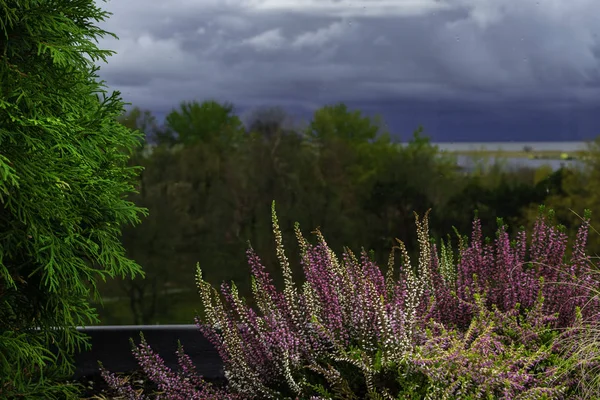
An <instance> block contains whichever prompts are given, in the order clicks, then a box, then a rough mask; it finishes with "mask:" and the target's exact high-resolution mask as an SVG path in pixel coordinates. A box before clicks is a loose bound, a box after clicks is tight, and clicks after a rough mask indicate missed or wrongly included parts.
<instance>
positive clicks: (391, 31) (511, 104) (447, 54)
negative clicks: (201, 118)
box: [99, 0, 600, 131]
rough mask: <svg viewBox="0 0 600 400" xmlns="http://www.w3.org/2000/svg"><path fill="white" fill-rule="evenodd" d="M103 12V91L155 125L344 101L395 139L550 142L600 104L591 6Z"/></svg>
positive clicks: (238, 2)
mask: <svg viewBox="0 0 600 400" xmlns="http://www.w3.org/2000/svg"><path fill="white" fill-rule="evenodd" d="M99 5H100V6H101V7H103V8H104V9H106V10H107V11H110V12H113V13H114V15H113V16H112V17H111V18H110V19H109V20H108V21H107V22H106V23H103V24H102V25H101V26H102V27H103V28H104V29H106V30H108V31H110V32H114V33H116V34H117V35H118V36H119V37H120V40H119V41H115V40H112V39H108V38H107V39H105V40H102V41H101V42H100V46H101V47H102V48H108V49H113V50H116V51H117V52H118V54H117V55H115V56H113V57H111V58H110V59H109V63H108V65H104V64H102V69H101V70H100V75H101V77H102V79H105V80H106V81H107V83H108V84H109V86H110V88H111V89H117V90H120V91H121V92H122V93H123V97H124V99H125V100H126V101H129V102H132V103H133V104H134V105H137V106H140V107H142V108H147V109H151V110H153V111H155V112H157V113H160V114H162V113H164V112H167V111H168V110H170V109H171V108H172V107H176V106H177V105H178V104H179V102H180V101H182V100H192V99H198V100H200V101H201V100H203V99H206V98H216V99H219V100H226V101H230V102H233V103H234V104H236V105H237V106H238V107H239V108H241V109H246V108H248V107H254V106H257V105H264V104H276V105H281V106H284V107H289V108H291V109H296V110H303V111H304V112H305V113H307V112H309V111H310V110H314V109H315V108H317V107H320V106H322V105H323V104H326V103H331V102H338V101H345V102H348V103H349V104H354V105H356V106H357V107H359V108H361V109H365V110H366V109H369V110H371V109H374V110H375V109H378V110H379V111H380V112H381V113H382V114H384V116H385V119H386V120H387V121H388V122H389V125H390V126H391V127H392V130H395V131H397V130H398V129H399V125H398V124H400V123H401V121H402V120H406V121H409V120H411V121H412V120H413V119H414V118H412V119H411V118H401V117H399V115H401V114H402V113H403V112H404V111H399V110H401V109H405V108H408V109H409V110H408V111H406V112H407V113H408V114H412V116H413V117H415V116H418V115H422V119H425V120H428V121H423V122H424V123H425V122H428V124H429V125H430V126H438V125H439V126H440V128H439V129H440V130H441V129H442V126H444V124H445V126H447V127H450V126H461V124H462V126H463V127H464V130H465V131H468V130H473V129H479V126H480V125H481V126H483V125H485V124H486V121H487V124H488V125H489V124H491V123H496V124H498V125H497V126H511V125H510V124H513V125H515V126H517V125H519V123H522V126H525V125H527V126H528V127H529V126H530V125H531V124H533V123H534V122H535V121H537V123H539V124H540V126H542V125H544V126H546V125H548V126H550V127H552V126H554V127H555V128H556V127H559V126H562V125H561V124H559V123H558V122H557V121H558V120H560V119H561V118H563V119H564V118H567V119H568V118H571V119H573V118H579V119H580V120H581V121H590V120H591V119H593V114H594V112H597V111H598V105H599V104H600V70H599V68H598V66H599V62H598V61H599V55H600V41H599V34H600V24H598V23H597V15H598V13H599V12H600V2H598V1H596V0H570V1H564V0H539V1H535V0H490V1H478V0H437V1H433V0H432V1H429V0H419V1H417V0H363V1H349V0H340V1H324V0H295V1H293V0H286V1H284V0H247V1H245V0H235V1H234V0H209V1H201V0H171V1H169V2H147V1H142V0H128V1H127V2H125V1H119V2H117V1H113V2H109V3H99ZM594 107H596V109H594ZM411 110H412V111H411ZM460 110H463V111H460ZM563 114H564V115H565V117H562V116H561V115H563ZM469 115H471V116H470V117H469ZM469 118H471V120H468V119H469ZM394 121H399V122H394ZM435 121H438V122H435ZM478 121H479V122H478ZM519 121H520V122H519ZM544 121H546V122H544ZM548 121H552V122H548ZM525 122H526V123H525ZM575 122H577V121H575ZM575 122H573V121H571V122H569V123H565V124H563V125H564V126H573V125H577V123H575ZM407 123H408V122H407ZM507 124H508V125H507ZM580 125H585V126H586V127H587V128H585V129H588V130H589V129H591V128H590V126H593V124H592V123H590V122H585V123H583V122H582V123H581V124H580ZM409 126H410V125H409ZM447 129H450V128H447ZM453 129H454V128H453ZM457 129H458V128H457ZM556 129H558V128H556ZM561 129H566V128H561ZM582 129H583V130H585V129H584V128H582Z"/></svg>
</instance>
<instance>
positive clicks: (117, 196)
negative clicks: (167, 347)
mask: <svg viewBox="0 0 600 400" xmlns="http://www.w3.org/2000/svg"><path fill="white" fill-rule="evenodd" d="M107 15H108V13H107V12H104V11H102V10H101V9H100V8H98V7H96V6H95V4H94V1H93V0H65V1H61V2H39V1H32V0H23V1H6V0H0V54H1V55H2V58H1V59H0V93H1V95H0V397H2V398H16V397H20V396H24V397H25V398H27V399H35V398H40V399H42V398H43V399H53V398H65V397H68V396H71V398H78V397H76V395H75V391H74V390H73V387H69V386H65V385H62V386H61V385H55V384H54V383H53V379H54V378H56V379H58V378H62V377H65V376H68V375H70V374H71V373H72V371H73V365H72V363H71V362H72V355H73V353H74V351H75V348H79V347H80V346H81V345H83V344H85V343H86V337H85V336H84V335H83V334H81V333H78V332H77V331H76V329H75V328H76V327H77V326H85V325H88V324H90V323H94V322H97V318H96V316H97V314H96V310H94V309H93V308H91V307H90V305H89V299H90V290H91V291H92V293H91V294H92V295H94V296H97V294H98V293H97V291H96V285H95V280H96V279H97V278H98V277H101V278H102V279H106V276H110V277H114V276H115V275H123V276H124V275H131V276H134V275H136V274H140V273H141V268H140V266H139V265H138V264H136V263H135V262H134V261H132V260H130V259H128V258H127V257H126V256H125V252H124V249H123V247H122V245H121V243H120V240H119V236H120V233H121V231H120V226H121V225H122V224H125V223H137V222H139V217H138V214H139V213H143V214H145V213H146V210H145V209H142V208H138V207H136V206H135V205H134V204H133V203H131V202H128V201H125V200H124V199H123V195H124V193H127V192H133V191H134V187H133V182H134V179H135V177H136V175H137V173H138V172H137V169H138V168H136V167H131V166H128V165H127V160H128V158H129V156H130V154H128V153H127V152H124V151H123V149H128V150H129V153H131V152H132V151H133V149H134V148H136V147H138V146H139V144H140V141H141V137H140V136H141V135H140V134H139V132H132V131H131V130H129V129H127V128H126V127H124V126H123V125H121V124H119V123H118V122H117V118H118V117H119V116H120V115H121V114H122V112H123V103H122V101H121V100H120V97H119V93H118V92H114V93H113V94H112V95H111V96H109V97H107V96H106V91H105V90H104V89H103V84H102V82H98V81H97V80H96V78H98V76H97V75H96V74H95V72H96V71H97V70H98V67H95V66H94V64H93V62H95V61H97V60H104V61H106V57H107V56H108V55H110V54H111V53H112V52H111V51H106V50H99V49H98V48H97V47H96V46H95V44H94V43H93V42H92V40H94V39H96V37H97V36H104V35H105V34H107V33H108V32H105V31H103V30H101V29H99V28H98V27H96V26H94V25H93V23H92V22H91V21H103V20H104V19H105V18H106V16H107ZM112 36H114V35H112ZM86 56H87V58H86ZM88 58H89V59H88ZM90 60H91V61H90ZM100 95H101V96H100ZM36 328H38V329H36ZM55 328H59V329H55ZM51 344H53V345H54V346H56V347H57V350H58V353H57V355H54V354H53V353H52V352H51V351H50V345H51Z"/></svg>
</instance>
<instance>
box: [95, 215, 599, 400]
mask: <svg viewBox="0 0 600 400" xmlns="http://www.w3.org/2000/svg"><path fill="white" fill-rule="evenodd" d="M274 207H275V206H274V204H273V209H272V218H273V230H274V233H275V240H276V244H277V256H278V259H279V262H280V264H281V267H282V271H283V275H284V289H283V292H281V293H280V292H278V291H277V290H276V289H275V287H274V285H273V283H272V281H271V279H270V277H269V275H268V274H267V272H266V271H265V268H264V267H263V266H262V264H261V261H260V259H259V257H258V256H257V255H256V254H255V253H254V251H253V249H252V247H250V248H249V250H248V252H247V255H248V261H249V264H250V267H251V270H252V274H253V279H252V293H253V296H254V298H255V300H256V305H257V309H258V310H254V309H252V308H250V307H248V306H247V305H246V302H245V301H244V300H243V299H240V298H239V296H238V291H237V288H236V286H235V284H231V285H227V284H223V285H222V286H221V294H222V297H223V299H221V297H220V296H219V293H218V292H217V291H216V290H215V289H214V288H213V287H212V286H211V285H210V284H208V283H207V282H205V281H204V280H203V279H202V271H201V269H200V268H199V267H197V283H198V287H199V291H200V295H201V298H202V302H203V305H204V308H205V314H206V321H204V323H203V322H201V321H200V320H199V319H198V318H197V319H196V323H197V325H198V327H199V329H200V330H201V332H202V333H203V334H204V336H205V337H206V338H207V339H208V340H210V341H211V342H212V343H213V345H214V346H215V348H216V349H217V351H218V352H219V354H220V356H221V358H222V360H223V363H224V371H225V377H226V378H227V381H228V385H227V387H226V388H224V389H215V388H212V387H210V386H208V385H206V384H205V383H204V382H203V381H202V379H201V378H198V377H197V376H195V375H194V371H193V368H192V365H191V362H190V360H189V358H186V357H185V355H184V354H183V349H181V348H180V350H179V356H180V364H181V366H182V371H181V372H178V373H174V372H172V371H169V370H168V369H167V368H166V367H165V366H164V363H162V361H161V360H160V358H158V356H156V355H154V354H153V353H152V351H151V349H150V348H149V347H148V346H147V344H146V342H145V341H144V338H143V337H142V343H141V345H140V347H139V349H135V347H134V354H135V355H136V357H137V358H138V360H139V362H140V364H141V366H142V367H143V369H144V371H145V372H146V374H147V375H148V377H149V378H150V379H152V380H154V381H155V382H157V383H159V386H160V389H161V390H162V391H163V392H164V395H165V396H166V398H168V399H173V400H177V399H181V400H183V399H196V398H203V399H211V398H215V399H216V398H219V399H226V398H227V399H228V398H231V399H233V398H244V399H294V398H295V399H315V400H316V399H326V398H336V399H364V398H371V399H382V398H385V399H422V398H430V399H439V398H464V399H468V398H473V399H475V398H506V399H530V398H531V399H533V398H537V399H550V398H566V397H567V396H568V397H569V398H576V397H575V396H576V393H574V392H573V391H572V390H571V389H570V388H571V386H572V382H573V381H574V380H576V379H577V377H576V374H575V373H569V374H567V376H566V377H565V376H564V374H563V375H562V377H561V380H560V381H559V380H558V379H557V373H558V371H559V367H564V366H565V365H567V361H565V360H566V359H567V356H568V355H567V354H563V353H564V352H562V351H561V349H560V346H556V345H555V344H554V339H555V337H556V336H557V335H558V329H559V328H563V327H568V326H570V324H572V323H573V322H574V319H575V315H576V314H577V313H578V312H579V310H580V305H581V304H582V303H581V302H582V301H585V300H587V297H589V290H586V289H582V288H573V287H571V286H569V285H562V286H560V285H558V283H560V280H562V281H568V282H572V281H576V280H584V281H589V280H590V276H591V275H590V274H589V267H588V266H587V263H586V261H587V258H586V256H585V252H584V247H585V239H586V237H587V229H588V225H589V217H588V218H587V219H586V220H585V221H584V224H583V225H582V227H581V229H580V231H579V234H578V236H577V240H576V243H575V247H574V251H573V255H572V257H571V260H570V262H567V261H566V259H565V257H564V254H565V249H566V244H567V238H566V237H565V235H564V234H563V233H561V231H560V229H558V228H556V227H552V226H550V225H549V224H548V219H547V218H546V217H545V215H543V214H542V213H540V218H539V219H538V223H537V224H536V227H535V230H534V237H533V238H532V244H531V246H530V250H529V257H528V259H529V261H526V259H527V258H526V255H527V237H526V234H525V233H524V232H521V233H520V234H519V236H518V238H517V241H515V242H513V243H511V242H510V241H509V239H508V235H507V234H506V231H505V228H504V227H502V226H501V227H500V229H499V231H498V235H497V238H496V240H495V242H493V243H488V244H485V245H483V244H482V242H481V229H480V222H479V221H478V220H477V219H475V222H474V229H473V235H472V240H471V244H467V243H466V240H465V239H464V238H462V240H461V243H460V249H459V258H458V261H457V263H454V261H453V254H452V251H451V249H450V248H449V247H448V246H444V244H443V242H442V247H441V252H440V255H439V256H438V254H437V253H438V252H437V249H436V246H435V245H433V244H432V243H431V241H430V238H429V232H428V219H427V215H425V217H424V219H423V220H422V221H419V217H418V216H416V223H417V234H418V239H419V246H420V252H419V260H418V269H417V271H416V272H415V271H413V268H412V266H411V263H410V259H409V256H408V253H407V251H406V249H405V247H404V245H403V244H402V243H401V242H399V244H400V246H399V247H398V249H399V250H400V252H401V255H402V264H401V270H400V272H399V278H398V280H395V279H394V251H392V252H391V254H390V258H389V262H388V270H387V273H386V275H385V277H384V275H383V274H382V273H381V271H380V269H379V267H378V266H377V265H375V264H374V263H373V262H372V261H370V259H369V258H368V256H367V254H366V252H365V251H364V250H363V251H362V254H361V259H360V261H359V260H358V259H357V258H356V257H355V256H354V254H353V253H352V252H351V251H350V250H349V249H345V252H344V255H343V258H342V259H341V260H339V259H338V258H337V257H336V255H335V254H334V253H333V251H332V250H331V249H330V248H329V247H328V245H327V243H326V241H325V239H324V238H323V236H322V235H321V233H320V232H319V231H317V232H316V235H317V237H318V244H317V245H311V244H309V243H308V242H307V241H306V240H305V239H304V238H303V237H302V234H301V233H300V230H299V227H298V224H296V226H295V232H296V237H297V239H298V242H299V244H300V248H301V255H302V266H303V269H304V273H305V276H306V282H305V283H304V284H303V285H302V289H301V291H300V290H298V288H297V287H296V285H295V284H294V282H293V280H292V272H291V269H290V266H289V262H288V259H287V257H286V255H285V253H284V249H283V243H282V237H281V232H280V230H279V225H278V221H277V216H276V214H275V208H274ZM415 215H416V214H415ZM223 300H224V301H223ZM597 303H598V301H597V299H596V300H595V305H596V307H597V306H598V304H597ZM591 308H593V307H591ZM579 320H581V314H579ZM102 372H103V374H104V376H105V379H106V380H107V382H109V384H111V386H112V387H113V388H115V389H116V388H118V389H119V390H120V393H122V394H123V395H126V396H127V397H128V398H131V399H137V398H145V397H137V396H138V394H137V393H134V392H133V390H132V389H131V387H129V386H128V385H127V384H126V383H125V382H123V381H121V380H119V379H118V378H116V377H115V376H114V375H112V374H110V373H109V372H107V371H105V370H104V369H102ZM185 378H187V379H188V380H185ZM128 390H129V391H128ZM140 396H141V395H140ZM211 396H212V397H211ZM159 398H160V397H159Z"/></svg>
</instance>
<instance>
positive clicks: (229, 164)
mask: <svg viewBox="0 0 600 400" xmlns="http://www.w3.org/2000/svg"><path fill="white" fill-rule="evenodd" d="M290 119H291V118H290V116H289V115H287V114H286V113H285V111H283V110H282V109H281V108H278V107H263V108H259V109H257V110H255V111H254V113H252V114H251V115H250V116H249V117H248V118H247V120H246V121H244V122H242V120H241V118H240V117H239V116H238V115H236V113H235V109H234V106H233V105H232V104H230V103H219V102H217V101H214V100H208V101H204V102H202V103H199V102H197V101H193V102H182V103H181V104H180V107H179V109H174V110H172V111H171V112H170V113H169V114H168V115H167V117H166V119H165V123H164V124H163V125H161V126H159V125H158V124H157V122H156V118H155V117H154V116H153V115H152V113H151V112H150V111H148V110H140V109H139V108H137V107H135V108H133V109H132V110H131V111H129V112H128V113H126V114H124V115H123V116H122V117H121V118H120V119H119V121H120V123H121V124H123V125H124V126H126V127H128V128H130V129H132V130H140V131H142V132H143V133H144V134H145V139H144V140H143V141H142V142H141V143H140V146H139V148H138V149H137V151H136V153H135V154H134V156H133V157H132V158H131V159H130V163H131V165H132V166H142V167H143V168H144V170H143V171H142V172H141V174H140V178H139V179H138V180H137V181H136V182H135V185H136V188H137V189H138V191H139V193H138V194H132V195H130V196H129V200H130V201H132V202H134V203H135V204H137V205H139V206H141V207H146V208H148V210H149V213H150V215H149V216H148V217H146V218H143V219H142V223H141V224H140V225H138V226H124V227H123V228H122V231H123V236H122V242H123V246H124V248H125V249H126V251H127V255H128V257H130V258H132V259H134V260H136V261H137V262H138V263H139V264H140V265H142V266H143V268H144V271H145V273H146V277H145V278H144V279H141V278H136V279H122V280H117V281H116V282H115V281H112V282H109V283H107V284H105V285H104V286H103V288H102V290H101V292H102V293H104V297H110V296H111V295H112V296H124V297H125V298H127V299H128V301H127V302H126V304H127V307H128V309H129V311H128V313H129V317H127V318H126V319H121V320H118V321H117V320H115V319H114V316H113V315H111V314H110V313H108V312H104V314H103V311H102V310H100V315H101V317H103V318H102V323H104V324H111V323H115V322H119V323H132V324H153V323H157V322H160V323H165V322H168V321H173V319H172V318H171V319H170V318H169V316H170V315H171V316H172V313H173V310H174V309H177V308H181V307H184V308H185V305H184V304H182V302H183V303H190V302H193V303H195V304H197V295H196V293H195V290H194V282H193V279H192V277H193V273H194V267H195V265H196V263H197V262H199V263H200V265H201V266H202V269H203V271H205V274H206V279H207V280H208V281H209V282H210V283H211V284H214V285H217V286H218V285H220V283H221V282H223V281H227V282H229V281H231V280H234V281H235V282H236V283H239V285H238V286H239V287H240V293H241V295H243V296H247V295H249V294H250V281H249V277H250V273H249V268H248V265H247V262H246V261H247V260H246V258H245V250H246V249H247V248H248V246H249V245H251V246H252V247H253V248H254V249H255V250H256V251H257V254H259V255H260V256H261V257H262V260H263V262H264V264H265V266H266V267H267V269H268V270H269V271H270V272H271V273H272V276H274V277H275V279H276V282H275V283H276V285H278V286H279V285H281V283H282V280H281V279H282V277H281V274H280V273H279V271H276V268H277V265H278V264H277V262H276V253H275V243H274V238H273V237H272V231H271V226H270V204H271V202H272V201H273V200H275V201H276V203H277V207H278V213H279V214H280V216H281V221H280V223H281V228H282V232H283V237H284V241H285V242H286V243H288V246H291V247H289V248H290V254H288V257H290V258H291V261H292V266H293V268H295V269H294V274H295V276H296V277H297V279H301V276H302V271H301V265H300V260H299V259H295V258H294V257H297V256H295V254H298V252H297V251H296V250H297V249H296V248H295V247H294V246H296V244H295V237H294V232H293V227H294V222H296V221H297V222H299V223H300V227H301V229H302V230H303V232H305V233H310V232H311V231H312V230H314V229H315V228H317V227H318V228H320V230H321V231H322V232H323V234H324V235H325V237H327V238H328V240H329V245H330V246H331V247H332V249H334V251H336V252H340V253H341V251H342V249H343V248H342V247H343V246H349V247H350V248H351V249H352V250H353V251H355V252H357V253H358V252H360V250H361V248H362V247H364V248H365V249H366V250H367V251H370V252H371V254H372V257H374V259H375V260H376V261H377V262H378V264H379V265H380V266H382V268H383V266H385V265H386V260H387V256H388V254H389V251H390V249H391V248H392V246H394V244H396V241H395V239H396V238H397V239H399V240H401V241H403V242H404V243H405V244H406V245H407V248H408V250H409V254H412V255H414V256H416V249H417V242H416V236H415V235H414V229H415V225H414V212H417V213H418V214H419V215H423V214H424V213H425V212H426V211H427V210H428V209H431V214H430V231H431V235H432V239H435V240H437V241H438V242H439V240H440V239H445V240H450V241H452V242H453V243H454V244H456V243H457V236H456V234H457V233H458V234H460V235H465V234H467V233H469V232H471V226H470V225H471V223H472V221H473V214H474V212H477V213H478V215H479V217H480V218H481V220H482V222H483V233H484V235H487V236H490V237H493V235H494V233H495V232H496V229H497V226H498V225H497V219H498V218H502V219H503V221H504V222H505V223H508V225H509V228H510V230H511V233H514V232H515V231H517V230H518V229H519V228H520V227H522V226H525V227H531V225H532V223H533V221H534V220H535V217H536V216H537V210H538V207H539V205H540V204H546V205H548V206H549V207H553V208H555V209H556V211H557V218H558V220H559V222H560V223H562V224H564V225H565V227H566V228H567V229H575V227H576V226H578V222H579V221H578V219H577V216H576V215H575V214H574V213H573V212H572V211H569V208H570V209H573V210H574V211H581V210H583V208H586V207H587V208H590V209H592V210H594V208H595V207H594V204H592V201H590V199H591V198H590V196H589V194H584V192H585V193H588V192H589V188H590V186H589V184H586V183H585V182H589V181H590V180H589V179H588V178H587V176H590V177H592V176H593V177H595V176H596V175H594V174H597V172H595V171H596V166H595V164H594V163H593V161H590V162H588V168H586V169H585V170H583V171H578V170H571V169H567V168H561V169H560V170H558V171H552V170H551V169H544V168H541V169H537V170H536V169H532V168H522V169H519V170H508V169H503V168H501V167H499V166H497V165H496V166H494V165H491V166H485V165H482V166H481V168H478V169H477V170H476V171H474V172H472V173H466V172H465V171H463V170H461V168H459V167H458V166H457V161H456V157H454V156H453V155H452V154H449V153H446V152H443V151H441V150H440V149H438V148H437V147H436V146H435V145H433V144H432V143H431V142H430V140H429V138H428V137H427V136H426V133H425V132H424V130H423V128H421V127H419V128H418V129H417V130H415V131H414V132H413V134H412V136H411V137H410V138H409V140H408V141H406V142H405V143H403V144H402V145H401V146H400V145H399V144H398V143H395V142H394V141H393V140H392V139H391V135H390V133H389V132H388V131H386V129H385V128H384V127H385V125H384V124H383V122H382V120H381V118H379V117H368V116H365V115H363V113H361V112H360V111H359V110H350V109H349V108H348V107H347V106H346V105H344V104H342V103H340V104H334V105H327V106H324V107H322V108H321V109H318V110H317V111H315V113H314V115H313V116H312V119H311V121H310V122H309V123H308V124H306V125H305V126H299V125H297V124H296V125H294V124H290V123H289V121H290ZM590 151H594V150H593V149H592V148H591V149H590ZM593 159H594V158H592V160H593ZM596 181H597V180H596ZM308 236H310V235H308ZM592 239H594V238H592ZM592 244H593V243H592ZM294 249H296V250H294ZM277 279H279V280H277ZM169 288H178V289H183V290H188V291H190V292H191V294H190V296H188V297H184V298H179V300H178V301H176V300H174V297H173V296H170V295H168V293H167V292H165V291H166V290H168V289H169ZM121 304H125V303H121ZM187 305H188V306H191V305H190V304H187ZM105 308H106V307H105ZM181 318H186V319H185V320H181ZM192 318H193V315H188V316H187V317H183V316H182V317H179V320H177V322H180V323H184V322H185V321H187V322H188V323H191V321H192Z"/></svg>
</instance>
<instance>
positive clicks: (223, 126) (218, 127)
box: [166, 100, 244, 148]
mask: <svg viewBox="0 0 600 400" xmlns="http://www.w3.org/2000/svg"><path fill="white" fill-rule="evenodd" d="M166 126H167V128H168V129H169V130H170V131H171V134H172V137H173V138H176V139H175V140H174V141H175V142H177V143H182V144H184V145H191V144H194V143H199V142H201V143H205V144H215V145H218V146H219V147H221V148H228V147H229V146H231V145H233V144H235V143H238V142H239V141H240V140H241V138H242V137H243V135H244V126H243V124H242V121H241V120H240V118H239V117H238V116H237V115H235V114H234V108H233V105H232V104H230V103H223V104H221V103H218V102H217V101H215V100H207V101H204V102H202V103H198V102H197V101H192V102H182V103H181V105H180V110H173V111H171V113H169V115H167V117H166Z"/></svg>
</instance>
